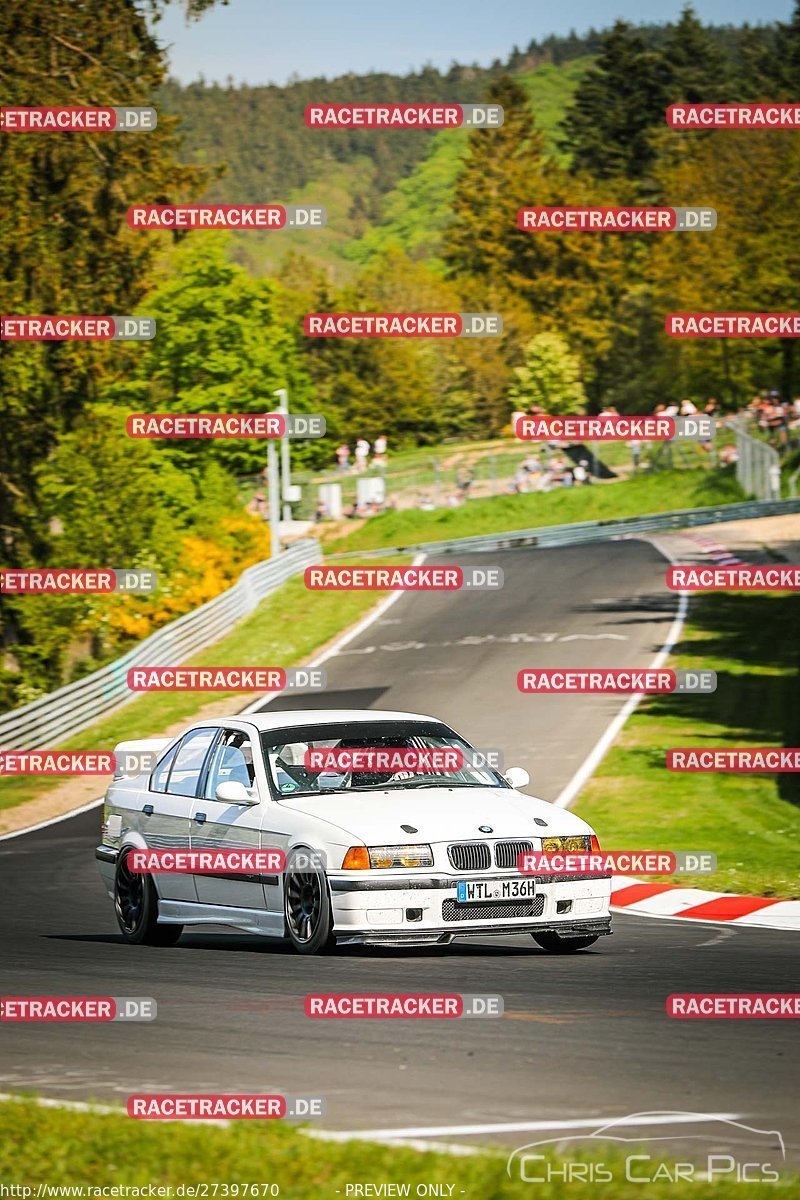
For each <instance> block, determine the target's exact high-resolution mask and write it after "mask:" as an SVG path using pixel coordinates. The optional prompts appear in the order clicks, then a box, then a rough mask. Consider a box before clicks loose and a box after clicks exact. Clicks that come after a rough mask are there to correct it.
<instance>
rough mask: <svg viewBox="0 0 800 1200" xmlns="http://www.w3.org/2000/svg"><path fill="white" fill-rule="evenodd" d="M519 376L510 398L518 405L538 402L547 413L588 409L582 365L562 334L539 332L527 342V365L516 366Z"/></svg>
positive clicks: (526, 405)
mask: <svg viewBox="0 0 800 1200" xmlns="http://www.w3.org/2000/svg"><path fill="white" fill-rule="evenodd" d="M516 375H517V383H516V384H515V385H514V387H512V389H511V395H510V398H511V400H512V402H513V403H514V404H515V405H516V406H517V407H518V408H522V409H528V408H530V407H531V405H534V404H535V405H538V406H539V407H540V408H543V409H544V411H545V412H547V413H557V414H563V413H578V412H583V411H585V408H586V393H585V392H584V390H583V383H582V382H581V372H580V365H579V362H578V359H577V358H576V356H575V355H574V354H573V353H572V351H571V350H570V348H569V343H568V342H567V340H566V338H564V337H562V336H561V335H560V334H557V333H537V335H536V336H535V337H534V338H532V339H531V340H530V342H529V343H528V345H527V348H526V350H525V364H524V366H522V367H518V368H517V370H516Z"/></svg>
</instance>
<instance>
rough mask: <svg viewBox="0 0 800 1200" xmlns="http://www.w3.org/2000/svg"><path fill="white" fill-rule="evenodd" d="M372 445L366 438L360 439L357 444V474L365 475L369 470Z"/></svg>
mask: <svg viewBox="0 0 800 1200" xmlns="http://www.w3.org/2000/svg"><path fill="white" fill-rule="evenodd" d="M369 451H370V445H369V442H368V441H367V440H366V438H359V439H358V441H357V442H356V472H357V473H358V474H359V475H363V474H364V472H365V471H366V469H367V463H368V462H369Z"/></svg>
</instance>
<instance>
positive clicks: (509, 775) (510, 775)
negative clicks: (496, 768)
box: [505, 767, 531, 790]
mask: <svg viewBox="0 0 800 1200" xmlns="http://www.w3.org/2000/svg"><path fill="white" fill-rule="evenodd" d="M505 777H506V782H507V783H510V784H511V786H512V788H516V789H517V790H519V789H520V788H524V787H526V786H527V785H528V784H529V783H530V781H531V777H530V775H529V774H528V772H527V771H526V770H525V768H524V767H509V768H508V770H507V771H506V776H505Z"/></svg>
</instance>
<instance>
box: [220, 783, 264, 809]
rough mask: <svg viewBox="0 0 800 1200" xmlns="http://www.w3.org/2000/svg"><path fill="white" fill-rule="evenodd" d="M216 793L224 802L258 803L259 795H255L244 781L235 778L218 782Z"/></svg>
mask: <svg viewBox="0 0 800 1200" xmlns="http://www.w3.org/2000/svg"><path fill="white" fill-rule="evenodd" d="M215 794H216V797H217V799H218V800H219V801H221V803H222V804H258V797H257V796H253V795H252V794H251V793H250V792H249V791H248V790H247V788H246V787H245V786H244V784H243V783H239V782H237V781H236V780H233V779H230V780H228V781H227V782H225V783H218V784H217V790H216V793H215Z"/></svg>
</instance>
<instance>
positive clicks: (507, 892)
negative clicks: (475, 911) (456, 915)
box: [456, 879, 536, 904]
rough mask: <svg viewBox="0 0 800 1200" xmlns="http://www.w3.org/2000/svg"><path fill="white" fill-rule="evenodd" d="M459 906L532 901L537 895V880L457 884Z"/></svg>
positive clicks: (476, 880) (492, 880) (486, 880)
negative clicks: (501, 901)
mask: <svg viewBox="0 0 800 1200" xmlns="http://www.w3.org/2000/svg"><path fill="white" fill-rule="evenodd" d="M456 887H457V889H458V896H457V898H458V902H459V904H477V903H478V902H479V901H480V900H530V899H531V897H533V896H535V895H536V880H535V879H483V880H479V879H474V880H470V881H469V882H467V883H458V884H456Z"/></svg>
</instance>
